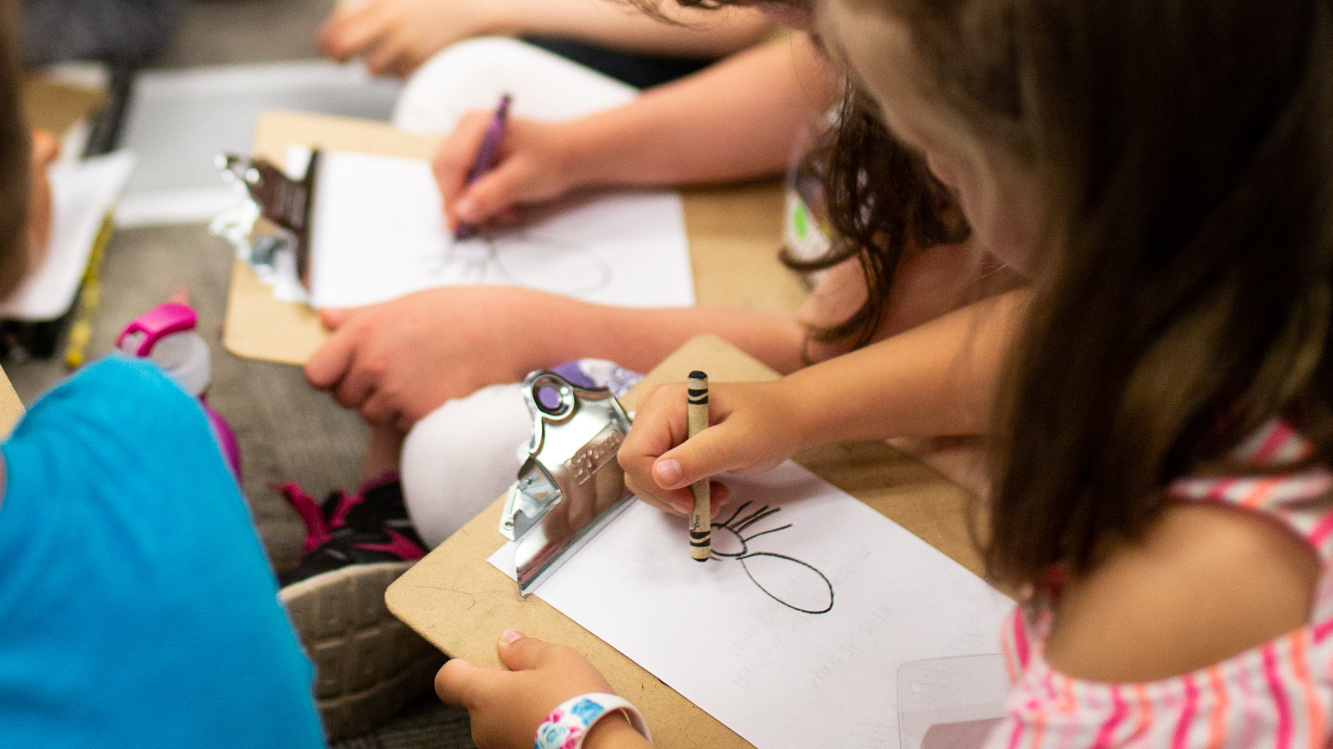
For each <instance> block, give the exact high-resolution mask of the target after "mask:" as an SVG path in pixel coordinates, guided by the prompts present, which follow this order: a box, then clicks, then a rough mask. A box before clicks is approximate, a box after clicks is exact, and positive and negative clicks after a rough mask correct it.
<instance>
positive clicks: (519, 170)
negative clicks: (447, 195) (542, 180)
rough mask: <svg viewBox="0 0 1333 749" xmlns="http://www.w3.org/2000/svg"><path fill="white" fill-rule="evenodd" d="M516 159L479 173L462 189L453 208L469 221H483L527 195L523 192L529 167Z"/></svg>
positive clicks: (472, 222) (462, 218) (461, 218)
mask: <svg viewBox="0 0 1333 749" xmlns="http://www.w3.org/2000/svg"><path fill="white" fill-rule="evenodd" d="M516 161H518V160H516V159H510V160H507V161H505V162H504V163H502V164H500V165H499V166H498V167H496V168H495V169H492V170H491V171H489V172H486V173H485V174H483V175H481V176H480V177H478V178H477V181H476V182H473V183H472V184H471V185H469V186H468V187H467V188H466V189H465V190H464V191H463V194H462V196H461V197H459V199H458V202H457V203H455V204H454V212H455V213H457V214H458V218H459V219H460V220H462V221H465V222H467V223H469V224H480V223H484V222H486V221H489V220H490V219H491V218H493V217H494V216H495V215H496V214H497V213H500V212H501V211H504V210H505V209H507V208H510V207H512V206H513V205H514V204H515V203H516V202H518V201H519V200H520V199H522V198H523V197H524V196H523V195H522V194H521V192H522V189H523V183H524V182H525V181H526V180H527V175H526V174H525V172H526V170H525V169H524V168H523V167H522V163H521V162H519V163H515V162H516Z"/></svg>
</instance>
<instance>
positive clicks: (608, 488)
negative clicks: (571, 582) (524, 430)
mask: <svg viewBox="0 0 1333 749" xmlns="http://www.w3.org/2000/svg"><path fill="white" fill-rule="evenodd" d="M523 400H524V402H525V403H526V404H527V407H528V413H529V414H530V415H531V416H532V439H531V440H530V441H529V442H528V446H527V452H528V457H527V459H526V460H525V461H524V462H523V465H522V467H520V468H519V469H518V480H517V481H515V482H514V484H513V485H512V486H511V487H510V488H509V494H508V497H507V499H506V501H505V509H504V516H503V518H502V519H501V521H500V533H501V535H503V536H504V537H505V538H508V539H509V540H511V541H514V542H515V549H514V563H515V568H516V570H517V577H518V588H519V592H521V593H522V594H523V595H525V596H526V595H527V594H528V593H530V592H532V590H533V589H534V588H536V587H537V585H538V584H540V583H541V582H542V580H544V579H546V577H547V576H548V575H550V574H551V573H552V572H554V571H555V570H556V569H558V568H559V567H560V565H561V564H562V563H564V562H565V561H566V560H568V559H569V557H570V556H572V555H573V554H574V553H576V552H577V551H578V550H579V549H581V548H582V547H583V545H584V544H586V543H587V542H588V541H589V540H590V539H591V538H592V537H593V536H594V535H596V534H597V532H598V531H600V530H601V529H602V528H604V527H605V526H606V524H607V523H609V522H610V521H611V520H612V519H613V518H615V517H616V516H617V515H619V514H620V512H621V511H623V510H624V509H625V507H626V505H627V504H628V502H629V500H631V499H632V496H631V495H630V492H629V490H628V489H627V488H625V474H624V471H622V470H621V468H620V464H619V463H618V462H616V453H617V452H618V451H619V449H620V443H621V442H622V441H624V438H625V435H626V434H627V433H628V432H629V427H630V418H629V415H628V414H627V413H625V409H624V408H622V407H621V405H620V402H619V401H617V400H616V398H615V396H614V395H612V394H611V391H610V390H609V389H607V388H584V387H579V386H577V385H574V384H572V383H570V382H569V381H568V380H566V379H565V378H563V377H561V376H560V375H558V374H556V373H555V372H551V371H547V370H540V371H537V372H533V373H532V374H530V375H528V377H527V379H525V380H524V381H523Z"/></svg>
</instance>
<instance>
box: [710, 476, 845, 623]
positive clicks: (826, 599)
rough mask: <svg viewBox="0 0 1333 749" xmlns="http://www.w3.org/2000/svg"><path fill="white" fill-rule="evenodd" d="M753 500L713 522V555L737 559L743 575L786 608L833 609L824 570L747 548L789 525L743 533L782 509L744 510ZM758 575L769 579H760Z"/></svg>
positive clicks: (818, 611)
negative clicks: (763, 580) (721, 519)
mask: <svg viewBox="0 0 1333 749" xmlns="http://www.w3.org/2000/svg"><path fill="white" fill-rule="evenodd" d="M752 504H754V503H753V502H746V503H745V504H742V505H741V506H740V507H737V508H736V511H735V512H733V513H732V514H731V517H729V518H727V519H726V520H723V521H721V522H717V521H714V522H713V531H712V533H713V538H712V545H713V558H714V559H717V560H719V561H725V560H736V561H738V562H740V563H741V568H742V569H744V570H745V574H746V576H747V577H749V578H750V581H751V582H753V583H754V584H755V586H756V587H758V588H759V589H760V590H762V591H763V592H764V594H765V595H767V596H768V597H769V598H772V599H773V600H775V601H777V602H778V603H780V604H782V605H783V606H786V607H787V608H789V609H792V610H795V611H799V612H801V613H803V614H827V613H828V612H829V611H832V610H833V583H831V582H829V579H828V577H827V576H825V575H824V573H823V572H820V571H819V570H817V569H815V568H814V566H813V565H811V564H809V563H807V562H802V561H801V560H799V559H796V558H795V557H790V556H787V555H786V554H778V553H776V552H772V551H751V550H750V542H751V541H753V540H755V539H756V538H759V537H760V536H767V535H769V534H770V533H777V532H778V531H785V530H787V529H788V528H790V527H792V524H791V523H788V524H786V525H782V526H778V527H777V528H769V529H768V530H762V531H758V532H755V533H750V534H749V535H746V532H747V531H748V530H749V529H750V528H751V527H752V526H755V525H756V524H758V523H760V522H761V521H764V520H767V519H769V518H771V517H773V516H774V515H776V514H778V513H779V512H781V511H782V508H780V507H769V506H768V505H763V506H762V507H759V508H758V509H756V510H753V511H749V512H747V510H748V509H749V508H750V506H751V505H752ZM760 577H763V578H764V579H765V580H767V581H768V583H767V584H765V583H763V582H760V580H759V578H760ZM775 590H776V591H777V592H775Z"/></svg>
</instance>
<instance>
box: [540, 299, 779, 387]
mask: <svg viewBox="0 0 1333 749" xmlns="http://www.w3.org/2000/svg"><path fill="white" fill-rule="evenodd" d="M543 304H544V307H545V308H544V309H543V310H541V311H539V312H537V313H536V314H534V315H533V318H532V319H535V320H540V321H542V322H541V323H540V324H541V326H542V330H541V331H540V333H539V335H537V336H535V338H539V339H542V340H544V341H546V342H547V344H546V345H545V346H544V347H543V350H542V351H541V354H540V355H541V357H542V358H543V359H544V360H545V361H546V362H548V363H546V364H544V365H543V366H551V364H550V363H549V362H555V363H558V362H560V361H569V360H573V359H582V358H593V359H607V360H609V361H614V362H616V363H618V364H620V365H621V366H623V367H626V368H628V369H632V370H635V371H639V372H647V371H648V370H650V369H652V368H653V367H655V366H657V365H658V364H659V363H661V362H662V360H663V359H665V358H667V356H669V355H671V353H672V352H673V351H675V350H676V349H678V348H680V347H681V346H682V345H684V343H685V342H686V341H688V340H690V339H691V338H693V337H695V336H699V335H705V334H711V335H716V336H719V337H721V338H723V339H725V340H727V341H729V342H730V343H732V344H733V345H735V346H737V347H738V348H740V349H742V350H743V351H745V352H746V353H748V354H750V355H751V356H753V357H755V358H756V359H759V360H760V361H762V362H764V363H765V364H767V365H769V366H770V367H773V368H774V369H776V370H778V371H779V372H783V373H786V372H791V371H794V370H796V369H798V368H800V367H801V365H802V362H801V347H802V344H803V342H804V328H802V327H801V325H799V324H798V323H797V322H796V320H795V318H794V317H793V316H792V315H791V314H789V313H773V312H758V311H754V310H743V309H722V308H716V307H660V308H648V309H640V308H629V307H612V306H607V305H598V304H588V303H586V302H580V301H578V300H574V299H568V298H565V297H557V296H549V297H544V303H543Z"/></svg>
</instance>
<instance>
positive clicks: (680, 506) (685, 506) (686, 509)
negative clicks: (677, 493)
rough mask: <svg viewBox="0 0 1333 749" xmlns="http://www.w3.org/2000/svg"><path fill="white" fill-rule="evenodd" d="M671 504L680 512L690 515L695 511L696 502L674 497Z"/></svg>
mask: <svg viewBox="0 0 1333 749" xmlns="http://www.w3.org/2000/svg"><path fill="white" fill-rule="evenodd" d="M671 506H672V507H673V508H675V510H676V512H679V513H680V514H682V515H689V514H690V513H692V512H694V503H692V502H686V501H684V500H679V499H673V500H671Z"/></svg>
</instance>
